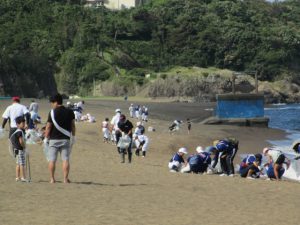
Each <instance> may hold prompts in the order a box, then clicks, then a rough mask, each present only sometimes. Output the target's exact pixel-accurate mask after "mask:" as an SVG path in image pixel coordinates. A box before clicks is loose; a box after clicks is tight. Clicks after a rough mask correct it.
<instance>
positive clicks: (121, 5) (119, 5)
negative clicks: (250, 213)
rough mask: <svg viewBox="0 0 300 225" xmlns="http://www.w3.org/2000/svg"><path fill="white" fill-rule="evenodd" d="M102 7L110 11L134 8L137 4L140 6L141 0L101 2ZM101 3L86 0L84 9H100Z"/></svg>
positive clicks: (104, 0)
mask: <svg viewBox="0 0 300 225" xmlns="http://www.w3.org/2000/svg"><path fill="white" fill-rule="evenodd" d="M103 2H104V6H105V7H106V8H108V9H112V10H120V9H125V8H127V9H128V8H132V7H136V6H137V5H138V4H141V3H142V1H141V0H103ZM101 5H102V1H99V0H87V1H86V4H85V6H86V7H100V6H101Z"/></svg>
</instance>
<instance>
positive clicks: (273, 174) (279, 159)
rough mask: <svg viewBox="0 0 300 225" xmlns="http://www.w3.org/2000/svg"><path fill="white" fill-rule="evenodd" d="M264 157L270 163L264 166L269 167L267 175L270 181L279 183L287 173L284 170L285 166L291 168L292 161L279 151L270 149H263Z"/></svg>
mask: <svg viewBox="0 0 300 225" xmlns="http://www.w3.org/2000/svg"><path fill="white" fill-rule="evenodd" d="M263 154H264V156H267V157H268V158H269V160H268V163H266V164H265V165H264V166H268V168H267V175H268V177H269V178H270V179H276V180H277V181H279V180H280V179H281V177H282V175H283V174H284V172H285V169H284V168H283V164H284V163H285V164H286V165H287V168H289V166H290V161H289V160H288V159H287V158H286V156H285V155H284V154H283V153H282V152H281V151H279V150H274V149H270V148H264V149H263Z"/></svg>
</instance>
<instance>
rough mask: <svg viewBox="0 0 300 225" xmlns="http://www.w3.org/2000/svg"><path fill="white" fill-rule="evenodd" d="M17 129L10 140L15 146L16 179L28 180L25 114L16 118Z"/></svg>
mask: <svg viewBox="0 0 300 225" xmlns="http://www.w3.org/2000/svg"><path fill="white" fill-rule="evenodd" d="M15 121H16V124H17V130H16V131H15V132H14V133H13V134H12V135H11V137H10V141H11V144H12V147H13V153H14V156H15V158H16V163H17V165H16V181H22V182H27V180H26V176H25V154H26V153H25V148H26V143H25V134H24V129H25V119H24V117H23V116H20V117H17V118H16V119H15Z"/></svg>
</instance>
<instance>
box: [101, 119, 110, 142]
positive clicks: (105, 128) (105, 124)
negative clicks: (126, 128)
mask: <svg viewBox="0 0 300 225" xmlns="http://www.w3.org/2000/svg"><path fill="white" fill-rule="evenodd" d="M108 126H109V119H108V118H105V120H104V121H103V122H102V133H103V142H104V143H108V141H109V129H108Z"/></svg>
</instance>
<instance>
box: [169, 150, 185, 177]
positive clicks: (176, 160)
mask: <svg viewBox="0 0 300 225" xmlns="http://www.w3.org/2000/svg"><path fill="white" fill-rule="evenodd" d="M187 154H188V152H187V149H186V148H184V147H182V148H180V149H179V150H178V152H176V154H175V155H174V156H173V157H172V158H171V160H170V161H169V165H168V167H169V169H170V172H179V171H180V169H181V167H182V165H184V164H185V161H184V158H183V156H184V155H187Z"/></svg>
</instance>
